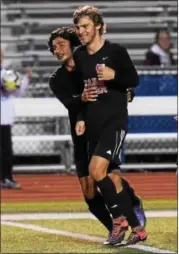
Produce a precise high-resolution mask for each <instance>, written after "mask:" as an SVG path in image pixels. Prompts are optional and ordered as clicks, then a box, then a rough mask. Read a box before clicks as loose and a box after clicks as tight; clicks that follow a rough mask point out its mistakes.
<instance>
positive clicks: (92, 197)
mask: <svg viewBox="0 0 179 254" xmlns="http://www.w3.org/2000/svg"><path fill="white" fill-rule="evenodd" d="M79 182H80V184H81V189H82V192H83V195H84V199H85V202H86V204H87V205H88V209H89V211H90V212H91V213H92V214H93V215H94V216H95V217H96V218H97V219H98V220H99V221H100V222H101V223H102V224H103V225H104V226H105V227H106V229H107V230H108V231H111V230H112V218H111V216H110V214H109V211H108V209H107V208H106V206H105V203H104V198H103V196H102V195H101V194H100V193H99V192H98V191H97V189H96V186H95V184H94V180H93V179H92V177H90V176H86V177H80V178H79Z"/></svg>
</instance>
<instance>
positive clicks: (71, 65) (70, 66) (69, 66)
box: [65, 58, 75, 71]
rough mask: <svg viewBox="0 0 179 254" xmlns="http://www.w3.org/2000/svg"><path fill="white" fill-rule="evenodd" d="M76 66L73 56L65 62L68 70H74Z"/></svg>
mask: <svg viewBox="0 0 179 254" xmlns="http://www.w3.org/2000/svg"><path fill="white" fill-rule="evenodd" d="M74 67H75V63H74V60H73V58H70V59H69V60H68V61H67V62H66V63H65V68H66V69H67V70H68V71H73V70H74Z"/></svg>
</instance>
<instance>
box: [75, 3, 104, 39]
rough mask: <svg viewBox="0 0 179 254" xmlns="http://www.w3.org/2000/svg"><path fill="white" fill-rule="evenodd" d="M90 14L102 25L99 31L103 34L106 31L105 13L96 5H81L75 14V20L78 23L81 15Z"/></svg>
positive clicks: (95, 21) (95, 22) (89, 15)
mask: <svg viewBox="0 0 179 254" xmlns="http://www.w3.org/2000/svg"><path fill="white" fill-rule="evenodd" d="M84 16H88V17H89V18H90V19H91V20H92V21H93V22H94V24H95V25H101V27H100V30H99V33H100V35H102V34H103V33H104V32H105V24H104V21H103V15H102V14H101V13H100V11H99V9H98V8H96V7H95V6H90V5H85V6H80V7H79V8H78V9H77V10H76V11H75V12H74V14H73V22H74V24H75V25H76V24H77V23H78V21H79V19H80V18H81V17H84Z"/></svg>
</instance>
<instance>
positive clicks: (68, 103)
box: [49, 74, 82, 109]
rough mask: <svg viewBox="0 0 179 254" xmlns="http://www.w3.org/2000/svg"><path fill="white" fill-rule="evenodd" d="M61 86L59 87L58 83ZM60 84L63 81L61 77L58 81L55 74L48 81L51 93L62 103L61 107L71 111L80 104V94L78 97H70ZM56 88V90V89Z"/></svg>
mask: <svg viewBox="0 0 179 254" xmlns="http://www.w3.org/2000/svg"><path fill="white" fill-rule="evenodd" d="M60 82H61V84H60V85H59V83H60ZM62 82H65V81H64V80H63V77H62V78H61V79H59V78H58V77H57V76H56V74H53V75H52V76H51V77H50V79H49V85H50V88H51V90H52V92H53V94H54V95H55V96H56V97H57V99H59V101H61V102H62V103H63V105H64V106H65V107H66V108H67V109H72V108H74V107H75V106H78V105H80V104H81V103H82V100H81V94H78V95H72V96H71V95H70V94H69V93H68V91H67V90H66V89H65V84H64V85H63V83H62ZM57 87H58V89H57Z"/></svg>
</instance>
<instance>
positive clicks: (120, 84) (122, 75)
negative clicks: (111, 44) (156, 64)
mask: <svg viewBox="0 0 179 254" xmlns="http://www.w3.org/2000/svg"><path fill="white" fill-rule="evenodd" d="M111 57H112V58H113V59H112V60H113V63H114V67H113V68H111V67H108V66H106V67H100V68H99V69H98V70H97V76H98V79H99V80H104V81H109V83H108V84H109V85H110V81H113V82H115V83H116V88H119V89H120V90H126V89H128V88H130V87H136V86H137V85H138V74H137V71H136V69H135V67H134V65H133V63H132V61H131V59H130V57H129V55H128V53H127V50H126V49H125V48H124V47H121V46H119V45H115V48H114V49H113V52H112V55H111Z"/></svg>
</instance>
